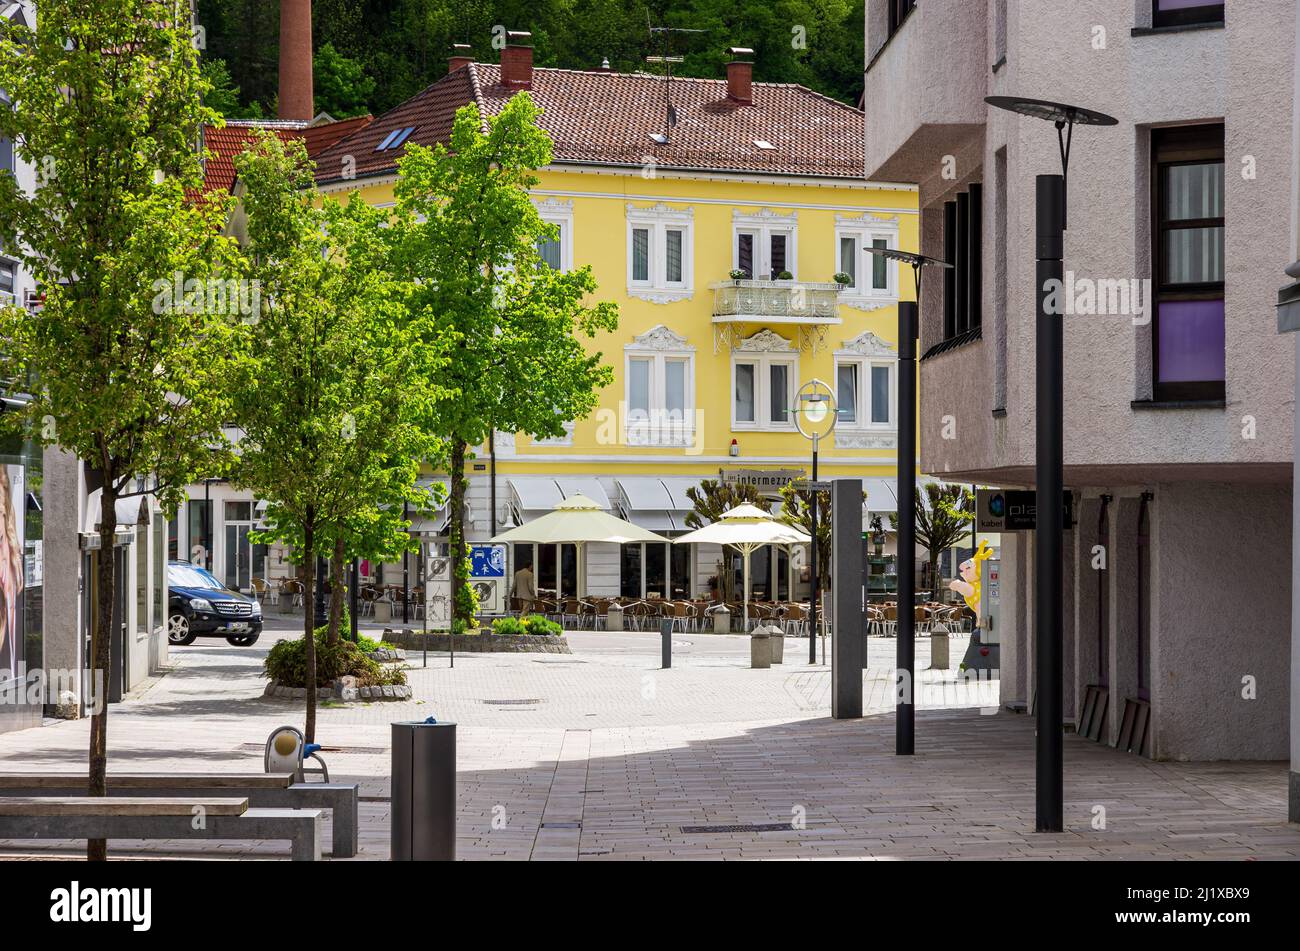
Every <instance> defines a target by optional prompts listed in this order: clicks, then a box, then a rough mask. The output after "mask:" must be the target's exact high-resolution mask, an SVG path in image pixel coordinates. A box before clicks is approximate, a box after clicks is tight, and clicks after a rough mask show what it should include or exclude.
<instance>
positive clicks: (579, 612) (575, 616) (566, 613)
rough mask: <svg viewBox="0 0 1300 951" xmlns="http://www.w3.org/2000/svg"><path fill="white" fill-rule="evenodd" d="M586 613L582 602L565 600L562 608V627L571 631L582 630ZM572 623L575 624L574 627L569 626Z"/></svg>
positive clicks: (570, 599) (573, 599)
mask: <svg viewBox="0 0 1300 951" xmlns="http://www.w3.org/2000/svg"><path fill="white" fill-rule="evenodd" d="M584 613H585V612H584V611H583V608H582V602H581V601H579V600H578V599H577V598H565V599H564V602H563V604H562V605H561V606H560V626H561V627H563V628H565V629H566V630H570V631H571V630H579V629H581V628H582V620H583V615H584ZM570 621H572V622H573V626H572V627H570V626H569V622H570Z"/></svg>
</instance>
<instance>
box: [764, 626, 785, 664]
mask: <svg viewBox="0 0 1300 951" xmlns="http://www.w3.org/2000/svg"><path fill="white" fill-rule="evenodd" d="M767 644H768V647H769V648H771V651H772V663H773V664H784V663H785V632H784V631H783V630H781V628H780V627H779V626H777V625H775V624H769V625H768V627H767Z"/></svg>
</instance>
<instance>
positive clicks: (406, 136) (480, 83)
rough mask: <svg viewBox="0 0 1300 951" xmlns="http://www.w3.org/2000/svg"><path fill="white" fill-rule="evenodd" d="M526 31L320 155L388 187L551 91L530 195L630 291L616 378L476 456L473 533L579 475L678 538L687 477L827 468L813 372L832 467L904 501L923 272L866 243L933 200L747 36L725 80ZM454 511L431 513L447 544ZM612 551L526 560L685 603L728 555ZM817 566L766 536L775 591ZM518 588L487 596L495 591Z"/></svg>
mask: <svg viewBox="0 0 1300 951" xmlns="http://www.w3.org/2000/svg"><path fill="white" fill-rule="evenodd" d="M526 41H527V37H526V35H521V34H512V35H511V44H510V45H509V46H508V47H507V48H506V49H504V50H503V51H502V57H501V59H502V62H501V64H500V65H497V64H484V63H475V62H472V61H470V60H468V59H467V58H463V57H457V58H454V59H453V61H452V64H451V65H452V69H451V71H450V72H449V73H448V75H447V76H446V77H444V78H443V79H442V80H440V81H439V82H437V83H435V84H434V85H432V86H430V87H429V88H427V89H426V90H424V91H423V92H421V93H420V94H419V95H417V96H415V97H414V98H413V99H411V100H409V101H408V102H406V103H404V104H402V105H401V106H398V107H397V108H395V109H394V110H392V111H391V112H390V113H388V114H387V115H384V116H381V117H379V118H378V119H376V120H375V121H374V122H373V123H370V124H369V125H367V126H365V127H364V128H363V129H361V130H360V131H358V132H356V133H355V134H353V135H351V136H349V137H347V138H345V139H343V140H342V141H340V142H339V143H337V144H336V145H335V146H333V147H332V148H330V149H328V150H326V151H325V152H323V153H322V154H320V155H319V156H318V157H317V164H318V175H317V177H318V183H319V185H320V187H321V188H322V190H324V191H328V192H347V191H353V190H357V191H359V193H360V195H361V196H362V198H363V199H364V200H366V201H368V202H371V203H373V204H379V205H383V204H388V203H391V202H392V196H393V186H394V183H395V182H396V160H397V159H398V157H400V155H401V154H402V152H403V150H404V148H405V146H406V145H407V144H408V143H411V142H416V143H420V144H425V145H430V144H433V143H435V142H437V141H442V140H445V138H446V136H447V133H448V131H449V129H450V126H451V119H452V116H453V114H454V112H455V110H456V109H457V108H458V107H460V106H462V105H464V104H465V103H468V102H471V101H474V102H477V103H478V105H479V107H480V109H481V110H482V111H483V112H484V113H486V114H492V113H494V112H495V111H497V110H499V109H500V108H501V106H502V105H503V104H504V103H505V102H506V101H507V100H508V99H509V98H510V97H511V96H513V95H516V94H518V92H519V91H521V90H528V91H529V93H530V95H532V97H533V98H534V100H535V101H536V102H537V103H538V105H540V106H541V108H542V109H543V114H542V117H541V120H540V121H541V124H542V126H543V127H544V128H545V129H546V130H547V131H548V132H549V133H550V135H551V136H552V139H553V140H554V161H553V163H552V164H551V165H550V166H548V167H547V168H546V169H544V170H543V171H542V172H541V174H540V178H541V182H540V184H539V185H538V186H537V187H536V189H535V190H534V200H535V202H536V204H537V206H538V208H539V209H540V211H541V213H542V216H543V217H544V218H545V219H546V220H548V221H551V222H553V223H554V224H555V225H557V227H558V233H559V236H558V240H556V241H553V242H551V243H549V244H548V245H546V246H545V247H544V248H543V249H542V250H543V254H544V256H546V257H547V259H548V260H550V261H551V263H552V264H553V265H554V266H556V267H559V268H571V267H575V266H581V265H590V266H591V267H592V269H593V271H594V273H595V277H596V280H597V282H598V283H599V287H600V291H599V296H601V297H603V298H606V299H612V300H615V301H617V302H618V305H619V310H620V320H619V329H618V330H617V332H615V333H608V334H602V335H601V337H600V338H599V339H597V340H595V341H594V343H593V346H594V348H595V349H597V350H599V351H600V352H601V353H602V354H604V356H605V358H606V359H607V360H608V361H609V363H610V365H611V366H613V368H614V382H613V383H612V385H611V386H609V387H608V388H607V389H606V390H604V391H603V392H602V393H601V396H600V406H599V409H598V410H597V411H596V412H595V413H593V414H592V416H591V417H589V418H587V419H581V420H575V421H572V422H571V423H569V424H567V425H566V429H567V433H566V435H565V436H564V437H563V438H560V439H548V440H534V439H532V438H530V437H528V436H527V435H524V434H511V433H500V434H497V436H496V438H495V445H494V447H493V448H494V450H495V451H494V460H495V461H494V463H493V461H492V459H490V458H489V455H488V453H487V451H486V447H484V448H483V449H481V450H480V452H479V455H478V458H476V459H474V460H473V461H472V462H471V465H470V469H471V471H469V472H468V473H467V475H468V476H469V480H470V495H469V505H470V512H469V516H470V520H471V523H472V530H471V533H470V536H469V537H470V540H471V542H475V541H477V542H486V541H487V540H488V539H489V538H491V537H492V536H493V535H494V534H495V533H496V532H498V531H500V530H502V529H503V528H505V527H508V526H510V525H513V524H519V523H522V522H525V521H527V520H529V519H531V518H534V517H536V516H537V515H539V514H542V513H543V512H545V511H547V510H549V509H550V508H551V506H553V505H554V504H555V503H556V502H558V501H560V499H562V498H563V497H565V496H568V495H571V494H573V493H575V492H581V493H583V494H585V495H588V496H590V497H592V498H594V499H595V500H596V501H597V502H599V503H600V504H601V505H603V506H606V507H608V508H609V509H610V510H611V511H613V512H614V513H615V514H618V515H620V516H622V517H625V518H628V519H629V520H631V521H633V522H636V523H638V524H642V525H644V526H646V527H647V528H650V529H652V530H654V531H657V532H660V533H663V534H666V535H672V534H674V533H680V532H681V531H683V530H684V529H685V522H684V518H685V515H686V514H687V512H688V511H689V510H690V509H691V503H690V501H689V500H688V499H687V497H686V490H687V488H688V487H689V486H692V485H698V484H699V482H700V481H701V480H703V479H722V480H723V481H736V480H741V481H746V480H748V481H754V482H756V483H757V484H759V485H760V487H761V488H763V489H764V491H765V492H767V493H769V494H771V495H773V496H775V495H776V492H777V489H778V488H779V486H780V484H782V483H783V482H784V481H787V480H789V479H790V478H795V477H800V478H802V477H805V476H806V475H807V472H808V469H809V467H810V457H811V444H810V443H809V441H808V440H807V439H805V438H804V437H803V436H801V435H800V434H799V432H798V431H797V430H796V428H795V426H794V424H793V422H792V417H791V415H790V410H791V409H792V407H793V405H794V402H795V396H796V392H797V390H798V389H799V387H800V385H801V384H803V383H806V382H807V381H809V380H812V379H813V378H819V379H821V380H823V381H826V382H827V383H828V384H830V385H831V386H832V387H833V388H834V390H835V393H836V394H837V398H838V401H839V416H838V423H837V427H836V429H835V432H834V434H833V436H832V438H830V439H827V440H824V441H823V442H822V445H821V452H820V471H819V475H820V477H821V478H823V479H828V478H829V479H833V478H836V477H842V476H854V477H862V478H864V479H866V480H867V488H868V493H869V498H868V504H867V507H868V509H869V510H870V511H871V512H872V513H889V512H892V511H894V509H895V503H894V498H893V494H892V491H891V490H890V489H889V486H888V484H889V483H890V482H892V481H893V479H894V473H895V466H896V453H895V449H896V445H897V421H898V416H899V413H898V406H897V396H896V393H897V354H896V350H895V336H896V332H897V328H896V323H897V315H896V304H897V302H898V300H899V299H900V297H901V298H902V299H910V298H911V297H912V294H913V288H912V276H911V273H910V271H905V272H900V270H899V268H898V265H896V264H894V263H893V262H888V261H886V260H885V259H883V258H881V257H877V256H873V255H870V254H867V253H865V252H864V250H863V249H864V248H865V247H868V246H872V245H874V246H877V247H890V248H901V249H905V250H914V249H916V247H917V243H918V239H917V223H918V215H917V195H916V190H915V188H914V187H912V186H904V185H891V184H879V183H872V182H867V181H865V180H864V177H863V174H862V161H863V135H862V133H863V116H862V113H861V112H860V111H858V110H857V109H854V108H853V107H851V106H847V105H844V104H842V103H839V102H835V101H833V100H830V99H828V98H826V97H824V96H822V95H819V94H817V93H814V92H812V91H810V90H808V89H805V88H803V87H799V86H793V85H785V84H765V83H754V82H752V80H751V70H752V65H751V63H750V62H748V61H747V56H746V54H748V51H733V62H731V63H730V64H729V65H728V67H727V76H726V78H719V79H716V80H712V79H678V78H674V79H673V80H672V82H671V86H667V85H666V84H665V82H664V79H663V78H662V77H656V76H649V75H640V74H635V75H633V74H620V73H613V72H609V71H594V72H582V71H576V70H560V69H542V68H534V67H533V64H532V50H531V49H530V48H529V47H528V45H527V42H526ZM667 102H671V105H672V109H673V112H674V114H675V120H676V121H675V124H673V125H671V126H669V125H668V124H667V118H666V117H667V110H666V103H667ZM664 139H666V141H664ZM837 274H842V275H845V276H846V277H845V278H844V279H846V280H847V281H848V283H846V284H844V285H841V284H839V283H837V282H836V280H835V276H836V275H837ZM493 469H495V477H493V472H492V470H493ZM494 502H495V505H494ZM445 522H446V516H445V513H440V514H439V515H438V516H437V517H435V518H430V519H423V520H421V521H420V522H418V523H417V525H416V526H415V528H416V530H418V531H421V532H423V533H424V534H425V535H426V537H428V538H429V539H430V541H431V542H433V543H434V544H435V545H436V542H437V539H438V538H440V537H441V536H442V533H443V532H444V530H445ZM606 547H607V549H608V550H603V549H602V547H601V546H590V547H589V548H588V549H587V550H586V552H585V558H584V560H585V562H586V564H585V565H579V564H578V559H579V557H580V556H579V553H578V552H577V551H576V550H574V549H572V548H571V547H570V546H564V547H562V548H559V549H558V550H556V549H554V548H551V549H548V550H543V551H534V550H533V549H532V547H531V546H518V550H516V551H513V552H511V553H510V564H511V567H510V568H509V569H508V571H507V573H506V577H507V578H508V577H509V576H510V575H511V574H512V573H513V571H514V570H515V569H516V568H517V567H518V566H520V565H522V564H525V563H530V562H531V563H532V564H534V565H535V571H536V574H537V583H538V586H539V588H542V589H551V590H554V589H556V588H558V589H559V591H560V592H561V593H563V594H576V593H579V592H582V593H587V594H592V595H599V594H618V593H620V592H622V593H624V594H627V595H633V596H638V597H644V596H647V595H648V594H652V593H658V594H661V595H664V596H669V597H673V596H681V595H688V594H707V593H708V590H709V586H710V585H709V581H710V578H712V577H713V576H716V575H717V573H718V567H719V555H720V553H719V552H717V551H712V552H710V551H706V550H700V551H698V552H695V553H692V552H690V551H687V550H685V548H682V549H681V550H678V549H675V548H672V547H671V546H659V545H653V546H647V547H646V548H644V549H643V548H642V547H641V546H627V548H626V549H625V550H624V551H622V552H620V551H618V550H617V548H616V547H615V546H606ZM797 557H798V556H797V555H796V558H797ZM436 562H437V559H434V560H433V562H431V563H432V564H436ZM424 567H425V566H424V565H423V564H422V565H421V577H420V578H419V579H413V580H412V583H415V582H416V580H423V578H422V575H423V569H424ZM797 568H798V565H797V564H796V565H794V566H791V565H790V564H788V562H787V559H786V555H785V553H784V552H771V553H759V554H757V555H756V556H755V560H754V569H755V571H754V575H755V579H756V580H755V582H754V595H755V597H756V598H757V599H760V600H761V599H762V598H763V597H776V598H786V597H790V596H793V595H796V594H798V592H799V572H798V571H797V570H796V569H797ZM386 580H393V579H391V578H389V579H386ZM435 581H436V579H435ZM505 587H506V584H505V582H499V583H497V584H495V585H493V584H488V585H487V586H486V587H485V588H484V589H483V591H484V593H485V594H487V595H488V597H489V600H491V599H492V598H493V597H502V596H504V594H505Z"/></svg>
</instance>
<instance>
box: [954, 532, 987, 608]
mask: <svg viewBox="0 0 1300 951" xmlns="http://www.w3.org/2000/svg"><path fill="white" fill-rule="evenodd" d="M992 557H993V549H992V548H990V547H989V543H988V542H986V541H981V542H980V547H979V549H978V550H977V551H976V552H975V556H974V557H973V558H967V559H966V560H965V561H963V562H962V563H961V567H960V568H958V569H957V571H958V573H959V574H960V575H961V577H960V578H954V579H953V580H952V581H949V582H948V589H949V590H950V591H956V592H957V593H958V594H960V595H961V596H962V599H963V600H964V601H965V602H966V606H967V607H968V608H970V609H971V610H972V611H974V612H975V617H976V618H977V619H978V618H979V616H980V565H981V564H982V563H983V562H984V561H985V560H986V559H989V558H992ZM977 623H978V621H977Z"/></svg>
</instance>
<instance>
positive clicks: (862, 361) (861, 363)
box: [835, 357, 898, 432]
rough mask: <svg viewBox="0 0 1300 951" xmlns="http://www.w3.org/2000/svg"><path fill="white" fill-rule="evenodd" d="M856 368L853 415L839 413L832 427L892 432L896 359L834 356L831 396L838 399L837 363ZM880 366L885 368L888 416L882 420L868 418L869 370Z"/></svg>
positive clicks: (895, 416)
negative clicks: (847, 415) (851, 416)
mask: <svg viewBox="0 0 1300 951" xmlns="http://www.w3.org/2000/svg"><path fill="white" fill-rule="evenodd" d="M845 366H854V367H857V368H858V394H857V397H858V403H857V406H855V407H854V412H855V418H854V419H853V420H852V421H849V420H846V419H845V418H844V416H843V415H842V414H841V416H840V418H839V421H838V422H837V423H836V429H851V430H854V431H857V430H872V429H874V430H880V431H884V432H893V431H894V430H895V429H897V428H898V361H897V360H882V359H872V358H870V357H836V358H835V397H836V399H837V400H838V399H839V390H840V367H845ZM875 367H881V368H883V369H885V370H888V371H889V418H888V419H887V420H885V422H883V423H876V422H872V421H871V410H872V396H871V371H872V369H873V368H875Z"/></svg>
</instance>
